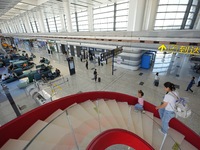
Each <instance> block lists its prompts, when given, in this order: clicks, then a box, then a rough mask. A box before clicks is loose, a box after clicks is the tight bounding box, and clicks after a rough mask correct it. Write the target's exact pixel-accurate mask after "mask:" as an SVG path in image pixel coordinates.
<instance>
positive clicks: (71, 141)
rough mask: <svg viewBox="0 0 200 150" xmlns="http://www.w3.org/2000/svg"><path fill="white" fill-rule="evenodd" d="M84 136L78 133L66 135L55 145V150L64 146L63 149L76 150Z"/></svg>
mask: <svg viewBox="0 0 200 150" xmlns="http://www.w3.org/2000/svg"><path fill="white" fill-rule="evenodd" d="M84 138H85V135H82V134H79V133H76V132H75V133H74V135H73V134H66V135H65V136H64V137H63V138H62V139H61V140H60V141H59V142H58V143H57V144H56V148H57V149H60V148H61V147H63V146H64V145H65V147H68V148H65V149H73V148H76V147H77V145H76V143H77V144H78V146H79V145H80V143H81V142H82V141H83V140H84Z"/></svg>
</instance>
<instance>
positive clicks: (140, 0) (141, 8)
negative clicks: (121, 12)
mask: <svg viewBox="0 0 200 150" xmlns="http://www.w3.org/2000/svg"><path fill="white" fill-rule="evenodd" d="M145 6H146V0H137V3H136V13H135V14H136V15H135V22H134V25H133V27H134V28H133V31H141V30H142V26H143V20H144V13H145V11H146V10H145Z"/></svg>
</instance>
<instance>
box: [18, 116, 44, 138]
mask: <svg viewBox="0 0 200 150" xmlns="http://www.w3.org/2000/svg"><path fill="white" fill-rule="evenodd" d="M46 125H47V123H46V122H43V121H40V120H38V121H36V122H35V123H34V124H33V125H32V126H31V127H30V128H29V129H28V130H26V131H25V132H24V133H23V134H22V135H21V136H20V137H19V139H20V140H28V141H29V140H31V139H32V138H33V137H34V136H35V135H36V134H37V133H38V132H39V131H40V130H41V129H43V128H44V127H45V126H46Z"/></svg>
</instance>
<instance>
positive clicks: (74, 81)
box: [0, 50, 200, 134]
mask: <svg viewBox="0 0 200 150" xmlns="http://www.w3.org/2000/svg"><path fill="white" fill-rule="evenodd" d="M33 52H34V53H35V55H36V56H37V57H36V58H35V59H34V62H35V63H36V64H39V59H40V57H42V56H44V57H46V58H48V59H50V60H51V65H52V66H53V70H55V68H59V69H60V70H61V74H62V75H63V76H62V77H61V78H58V79H56V81H54V82H53V83H52V84H51V85H43V89H45V90H46V91H47V92H48V93H49V94H50V95H52V97H53V100H56V99H57V98H60V97H63V96H66V95H71V94H75V93H78V92H80V91H81V92H87V91H115V92H121V93H125V94H129V95H133V96H137V91H138V90H139V89H141V90H143V91H144V98H145V100H146V101H148V102H150V103H152V104H154V105H159V104H160V102H161V101H162V99H163V96H164V94H165V93H164V89H163V84H164V82H166V81H170V82H173V83H174V84H176V85H177V87H178V89H177V90H178V92H179V94H180V95H181V97H188V98H189V105H190V108H191V109H192V111H193V112H194V113H193V114H192V116H191V117H190V118H187V119H182V118H179V120H181V121H182V122H183V123H185V124H186V125H187V126H189V127H190V128H192V129H193V130H194V131H195V132H196V133H198V134H200V126H199V124H200V109H199V106H200V98H199V96H200V94H199V92H200V88H198V87H196V85H197V84H196V85H195V86H193V87H192V89H193V90H194V93H191V92H186V91H185V89H186V87H187V85H188V83H189V82H190V80H191V78H192V76H195V77H196V80H197V78H198V77H199V75H200V74H197V73H195V72H194V71H193V70H192V69H191V67H192V65H193V63H191V62H190V61H189V55H183V54H166V55H164V54H162V53H160V52H158V53H157V54H156V57H155V61H153V62H152V65H151V66H152V67H151V68H150V69H148V70H146V69H139V70H137V71H132V70H128V69H123V68H120V67H115V71H114V75H112V70H111V68H112V67H111V64H107V65H106V64H104V65H103V66H98V64H94V63H91V62H89V69H88V70H87V69H86V67H85V62H84V61H83V62H81V61H80V59H79V58H77V57H75V68H76V74H74V75H72V76H70V74H69V69H68V63H67V61H66V58H65V56H64V55H63V54H61V53H54V54H53V55H48V54H47V52H46V51H45V50H42V51H38V50H33ZM94 68H96V69H97V72H98V76H99V77H101V82H100V83H99V82H95V81H94V80H92V78H93V71H94V70H93V69H94ZM34 69H35V68H33V69H32V70H34ZM0 71H1V73H2V72H6V71H7V69H6V68H1V70H0ZM156 72H159V76H160V84H159V86H158V87H155V86H153V81H154V76H155V73H156ZM67 79H68V81H67ZM19 82H20V81H16V82H12V83H10V84H7V86H8V87H9V89H10V93H11V95H12V96H13V99H14V101H15V103H16V104H17V105H19V106H24V105H25V106H26V108H25V109H23V110H21V113H22V114H23V113H26V112H27V111H30V110H31V109H34V108H36V107H39V106H38V105H37V104H36V102H35V101H34V100H33V99H32V98H31V97H30V96H29V95H28V94H27V93H26V92H25V91H26V90H25V89H21V90H20V89H18V87H17V84H19ZM141 82H143V83H144V84H143V85H140V83H141ZM14 118H16V115H15V113H14V111H13V109H12V107H11V105H10V104H9V102H8V100H7V98H6V97H5V95H4V92H3V91H2V90H1V87H0V124H1V125H3V124H5V123H7V122H9V121H10V120H12V119H14Z"/></svg>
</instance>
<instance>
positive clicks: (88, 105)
mask: <svg viewBox="0 0 200 150" xmlns="http://www.w3.org/2000/svg"><path fill="white" fill-rule="evenodd" d="M94 103H95V102H92V101H90V100H88V101H85V102H83V103H80V105H81V106H82V107H83V108H84V109H85V110H86V111H87V112H88V113H89V114H90V115H92V116H93V118H95V119H96V120H97V122H98V127H99V125H100V126H101V129H102V130H103V131H104V130H106V129H108V128H111V125H110V124H109V122H108V121H107V120H106V119H104V120H103V118H102V117H101V118H102V119H101V121H102V122H101V124H99V119H100V116H102V115H100V114H98V113H97V112H98V110H97V106H96V105H95V104H94Z"/></svg>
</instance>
